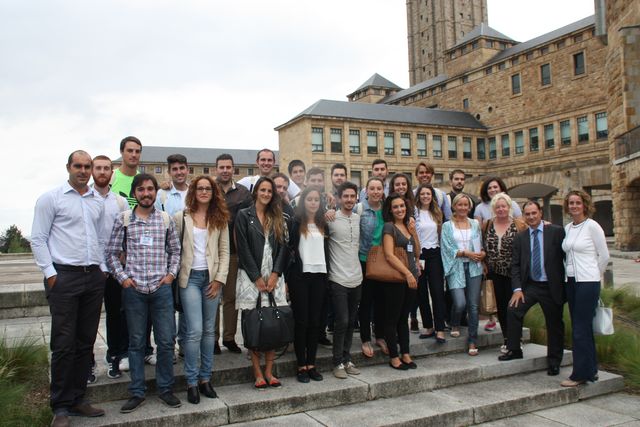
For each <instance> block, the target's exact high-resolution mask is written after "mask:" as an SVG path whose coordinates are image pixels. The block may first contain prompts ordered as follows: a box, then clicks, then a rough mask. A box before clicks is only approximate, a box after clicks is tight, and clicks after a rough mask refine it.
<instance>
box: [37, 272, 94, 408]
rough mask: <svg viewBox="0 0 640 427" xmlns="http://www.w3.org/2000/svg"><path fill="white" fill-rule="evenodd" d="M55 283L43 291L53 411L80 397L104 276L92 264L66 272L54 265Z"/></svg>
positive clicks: (85, 385) (90, 350) (84, 382)
mask: <svg viewBox="0 0 640 427" xmlns="http://www.w3.org/2000/svg"><path fill="white" fill-rule="evenodd" d="M55 267H56V271H57V277H56V282H55V285H54V286H53V288H51V289H50V288H49V286H48V285H47V282H46V280H45V281H44V287H45V294H46V296H47V301H48V302H49V312H50V313H51V344H50V346H51V396H50V401H49V403H50V405H51V409H52V410H53V412H54V413H64V412H66V411H67V410H68V409H69V408H71V407H72V406H74V405H77V404H80V403H82V402H83V400H84V395H85V392H86V390H87V377H88V376H89V370H90V369H91V368H90V367H91V361H92V358H93V344H94V343H95V341H96V335H97V333H98V323H99V321H100V309H101V308H102V297H103V295H104V286H105V276H104V274H103V273H102V272H101V271H100V269H99V268H98V267H97V266H96V267H94V268H92V269H91V270H89V271H86V272H85V271H70V270H68V269H66V268H65V267H64V266H59V265H55Z"/></svg>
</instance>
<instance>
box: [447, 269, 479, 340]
mask: <svg viewBox="0 0 640 427" xmlns="http://www.w3.org/2000/svg"><path fill="white" fill-rule="evenodd" d="M464 278H465V282H466V286H465V287H464V288H458V289H451V290H450V292H451V299H452V300H453V306H452V307H451V326H455V327H457V326H460V317H461V316H462V311H463V310H464V307H465V305H466V307H467V318H468V323H469V338H468V340H469V344H477V341H478V306H479V305H480V284H481V283H482V276H481V275H480V276H473V277H471V276H470V274H469V264H468V263H464Z"/></svg>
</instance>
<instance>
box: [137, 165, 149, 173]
mask: <svg viewBox="0 0 640 427" xmlns="http://www.w3.org/2000/svg"><path fill="white" fill-rule="evenodd" d="M138 169H140V173H145V172H146V170H147V167H146V166H145V165H140V166H138Z"/></svg>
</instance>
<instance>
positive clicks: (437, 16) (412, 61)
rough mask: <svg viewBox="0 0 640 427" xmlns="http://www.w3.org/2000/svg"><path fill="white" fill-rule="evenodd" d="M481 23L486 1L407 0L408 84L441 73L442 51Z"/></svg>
mask: <svg viewBox="0 0 640 427" xmlns="http://www.w3.org/2000/svg"><path fill="white" fill-rule="evenodd" d="M482 22H484V23H485V24H488V18H487V0H407V27H408V29H407V34H408V44H409V80H410V83H411V86H413V85H415V84H417V83H420V82H422V81H425V80H428V79H431V78H433V77H435V76H437V75H439V74H443V73H444V52H445V51H446V50H447V49H449V48H451V47H453V46H455V45H456V44H457V43H458V42H459V41H460V40H462V38H463V37H464V36H465V35H466V34H467V33H468V32H470V31H471V30H472V29H474V28H475V27H476V26H477V25H480V23H482Z"/></svg>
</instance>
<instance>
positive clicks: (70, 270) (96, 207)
mask: <svg viewBox="0 0 640 427" xmlns="http://www.w3.org/2000/svg"><path fill="white" fill-rule="evenodd" d="M67 172H68V173H69V180H68V181H67V182H65V183H64V184H63V185H62V186H60V187H58V188H56V189H54V190H51V191H48V192H47V193H45V194H43V195H42V196H40V198H39V199H38V201H37V202H36V206H35V211H34V217H33V227H32V230H31V249H32V251H33V255H34V258H35V260H36V264H38V267H40V269H41V270H42V272H43V274H44V287H45V293H46V296H47V301H48V303H49V311H50V313H51V389H50V391H51V394H50V405H51V409H52V411H53V413H54V414H55V417H54V419H53V422H52V424H51V425H52V426H54V427H66V426H68V425H69V415H79V416H88V417H98V416H102V415H104V410H102V409H99V408H95V407H93V406H91V405H90V404H89V403H88V402H87V401H86V400H85V398H84V396H85V393H86V390H87V378H88V377H89V373H90V365H91V359H92V349H93V344H94V342H95V340H96V334H97V332H98V322H99V321H100V309H101V307H102V296H103V293H104V285H105V277H106V276H105V274H104V273H103V272H106V271H107V269H106V265H105V263H104V260H105V258H104V247H105V245H104V234H105V231H104V199H103V198H102V197H100V195H98V194H97V193H96V192H95V191H94V190H93V189H92V188H91V187H89V185H88V183H89V178H90V177H91V157H90V156H89V154H88V153H86V152H85V151H81V150H78V151H74V152H73V153H71V155H70V156H69V159H68V161H67ZM101 270H102V271H101Z"/></svg>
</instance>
